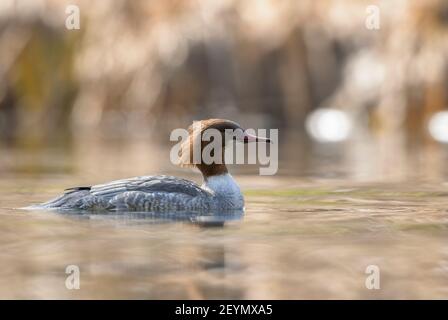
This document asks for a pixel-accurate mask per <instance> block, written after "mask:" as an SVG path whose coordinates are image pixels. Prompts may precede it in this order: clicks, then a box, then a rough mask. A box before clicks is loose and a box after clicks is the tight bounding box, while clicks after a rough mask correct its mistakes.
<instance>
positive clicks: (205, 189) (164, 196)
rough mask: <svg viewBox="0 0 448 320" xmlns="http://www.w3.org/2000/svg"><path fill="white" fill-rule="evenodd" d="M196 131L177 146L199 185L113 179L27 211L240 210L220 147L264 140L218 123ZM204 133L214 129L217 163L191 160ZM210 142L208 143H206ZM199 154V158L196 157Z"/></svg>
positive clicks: (144, 178) (160, 179)
mask: <svg viewBox="0 0 448 320" xmlns="http://www.w3.org/2000/svg"><path fill="white" fill-rule="evenodd" d="M200 124H201V126H200V130H199V131H197V130H195V129H194V128H193V126H190V127H189V128H188V133H189V135H188V139H187V140H186V141H185V142H184V143H183V144H182V145H181V147H180V152H179V160H180V161H179V164H180V165H181V166H187V167H196V168H197V169H199V171H200V172H201V173H202V176H203V179H204V183H203V184H202V186H199V185H197V184H196V183H194V182H192V181H189V180H185V179H181V178H177V177H172V176H165V175H157V176H140V177H134V178H128V179H122V180H116V181H112V182H109V183H105V184H99V185H93V186H86V187H75V188H70V189H66V190H65V191H66V192H65V193H64V194H62V195H61V196H59V197H57V198H55V199H53V200H50V201H48V202H45V203H42V204H39V205H35V206H31V207H28V208H29V209H76V210H89V211H96V210H108V211H143V212H173V211H174V212H177V211H211V210H221V211H222V210H224V211H225V210H242V209H244V197H243V195H242V193H241V190H240V188H239V186H238V184H237V183H236V182H235V180H234V179H233V177H232V176H231V175H230V173H229V172H228V170H227V167H226V164H225V161H224V148H225V145H226V143H228V142H229V140H231V139H233V140H236V141H240V142H242V143H249V142H265V143H271V141H270V139H267V138H261V137H257V136H254V135H251V134H249V133H247V132H246V131H245V130H243V129H242V128H241V126H240V125H239V124H237V123H236V122H233V121H230V120H224V119H209V120H203V121H200ZM208 129H215V130H217V131H218V132H219V133H220V134H221V136H222V148H221V150H220V151H221V155H220V156H221V157H222V161H215V162H211V163H210V164H207V163H205V162H204V161H192V159H193V152H191V150H193V148H194V146H195V145H197V144H199V145H200V148H201V152H202V150H203V149H204V148H205V147H206V146H207V145H208V144H210V141H204V140H207V139H203V134H204V133H205V132H206V130H208ZM229 130H231V131H233V132H235V131H237V130H240V131H239V132H241V133H242V134H240V135H237V136H235V135H234V136H231V137H229V135H228V132H229ZM212 141H213V140H212ZM201 154H202V153H201Z"/></svg>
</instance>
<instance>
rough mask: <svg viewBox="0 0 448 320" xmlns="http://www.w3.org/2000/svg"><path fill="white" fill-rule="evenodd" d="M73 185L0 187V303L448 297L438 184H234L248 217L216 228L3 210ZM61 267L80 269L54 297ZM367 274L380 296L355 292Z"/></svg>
mask: <svg viewBox="0 0 448 320" xmlns="http://www.w3.org/2000/svg"><path fill="white" fill-rule="evenodd" d="M73 179H74V177H73V176H70V175H59V176H56V177H54V176H53V178H52V179H45V178H42V176H40V175H37V176H36V175H31V176H28V175H23V174H22V175H19V176H9V178H5V179H3V180H2V181H1V183H0V189H1V204H2V205H1V207H2V209H0V219H1V222H0V234H1V235H2V236H1V238H0V249H1V250H0V261H2V263H1V265H0V298H70V299H71V298H75V299H78V298H137V299H140V298H144V299H152V298H160V299H166V298H181V299H184V298H185V299H202V298H212V299H220V298H232V299H233V298H235V299H302V298H310V299H315V298H330V299H336V298H338V299H339V298H341V299H347V298H362V299H374V298H395V299H402V298H417V299H419V298H446V297H447V296H448V246H447V245H446V243H447V238H448V233H447V231H448V195H447V192H446V190H447V186H446V185H443V184H426V185H419V186H417V185H414V186H412V185H411V186H410V185H399V184H373V185H372V184H371V185H354V184H352V185H347V184H346V183H340V182H339V183H336V182H335V181H332V182H329V181H327V182H326V183H325V184H324V183H322V182H313V181H312V180H306V181H304V180H302V179H295V178H281V177H272V178H264V179H262V182H257V183H256V182H255V181H254V179H255V178H254V177H251V176H239V177H238V176H237V179H238V180H240V181H241V185H242V187H243V189H244V190H245V194H246V201H247V210H246V212H245V214H244V216H240V217H238V216H234V217H230V218H229V219H228V221H224V220H226V219H224V220H221V221H224V224H220V223H213V222H216V221H213V219H212V220H210V219H208V218H207V217H205V218H204V219H202V220H201V218H199V219H198V218H197V217H196V218H195V219H188V218H184V219H164V218H163V217H155V216H145V215H138V214H134V215H127V214H114V215H110V216H107V215H62V214H57V213H52V212H39V211H31V212H30V211H23V210H18V209H13V208H17V207H21V206H24V205H28V204H29V203H34V202H39V201H42V200H45V199H48V198H50V197H51V196H53V195H55V194H56V193H55V190H62V189H63V188H65V187H67V186H69V185H71V184H72V181H73ZM279 181H280V182H283V183H280V184H281V185H283V186H282V187H277V185H278V184H279ZM274 185H275V187H273V186H274ZM324 186H325V187H324ZM210 222H211V223H210ZM68 265H77V266H79V268H80V289H79V290H68V289H67V288H66V286H65V281H66V277H67V274H65V269H66V267H67V266H68ZM368 265H377V266H378V267H379V268H380V289H379V290H368V289H366V286H365V280H366V277H367V276H368V275H367V274H366V273H365V270H366V267H367V266H368Z"/></svg>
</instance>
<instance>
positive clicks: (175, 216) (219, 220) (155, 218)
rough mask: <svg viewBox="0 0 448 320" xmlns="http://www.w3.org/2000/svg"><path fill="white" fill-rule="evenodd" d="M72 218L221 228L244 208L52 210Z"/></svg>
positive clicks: (235, 217)
mask: <svg viewBox="0 0 448 320" xmlns="http://www.w3.org/2000/svg"><path fill="white" fill-rule="evenodd" d="M54 211H55V212H57V213H60V214H63V215H65V216H68V217H70V218H73V219H89V220H109V221H114V222H123V223H125V224H133V225H135V224H142V223H143V224H148V223H149V224H161V223H190V224H193V225H196V226H198V227H200V228H222V227H224V226H225V224H226V222H229V221H239V220H242V219H243V217H244V210H229V211H219V212H210V211H207V212H173V213H167V212H139V211H123V212H121V211H117V212H113V213H110V212H104V213H103V212H98V213H92V212H91V211H84V210H54Z"/></svg>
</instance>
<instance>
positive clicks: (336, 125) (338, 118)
mask: <svg viewBox="0 0 448 320" xmlns="http://www.w3.org/2000/svg"><path fill="white" fill-rule="evenodd" d="M306 130H307V132H308V134H309V135H310V136H311V137H312V138H313V139H314V140H316V141H318V142H341V141H344V140H346V139H347V138H348V137H349V135H350V132H351V130H352V121H351V119H350V117H349V116H348V115H347V114H346V113H345V112H344V111H340V110H335V109H330V108H320V109H317V110H315V111H313V112H312V113H311V114H310V115H309V116H308V117H307V119H306Z"/></svg>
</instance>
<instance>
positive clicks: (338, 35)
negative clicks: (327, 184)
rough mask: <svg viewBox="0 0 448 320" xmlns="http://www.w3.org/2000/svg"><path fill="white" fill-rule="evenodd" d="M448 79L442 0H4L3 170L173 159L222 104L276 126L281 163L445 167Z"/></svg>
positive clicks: (87, 173)
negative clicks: (184, 135) (74, 20)
mask: <svg viewBox="0 0 448 320" xmlns="http://www.w3.org/2000/svg"><path fill="white" fill-rule="evenodd" d="M68 5H77V6H79V9H80V29H79V30H78V29H75V30H68V29H67V28H66V26H65V22H66V19H67V17H68V16H69V14H67V13H66V8H67V6H68ZM371 5H374V6H376V7H374V8H373V10H374V9H375V8H378V9H379V11H378V14H379V19H380V20H379V21H378V27H379V29H378V28H376V27H375V26H374V28H373V29H372V28H370V27H368V25H369V19H372V13H374V11H375V10H374V11H372V10H371V9H372V7H369V6H371ZM370 21H371V20H370ZM447 88H448V2H447V1H443V0H424V1H421V0H418V1H417V0H408V1H405V0H393V1H390V0H388V1H374V0H371V1H361V0H346V1H323V0H322V1H315V0H308V1H295V0H291V1H287V0H282V1H274V0H271V1H270V0H245V1H238V0H214V1H201V0H177V1H174V0H169V1H168V0H164V1H162V0H159V1H157V0H154V1H143V0H142V1H124V0H110V1H87V0H85V1H84V0H77V1H72V0H70V1H65V0H57V1H56V0H2V1H1V3H0V174H1V175H3V176H8V175H10V174H15V175H17V174H21V173H26V174H34V173H44V174H49V173H52V174H59V173H60V174H67V173H78V174H80V176H81V177H83V179H85V177H92V175H93V174H97V175H101V176H104V175H111V176H120V175H121V174H144V173H153V171H155V172H160V171H168V172H170V171H173V172H175V171H176V170H179V169H176V168H174V166H172V165H171V164H170V163H169V161H168V159H169V148H170V146H171V145H172V143H170V141H169V133H170V132H171V130H172V129H174V128H178V127H186V126H188V125H189V123H190V122H191V121H193V120H199V119H204V118H211V117H222V118H228V119H232V120H235V121H238V122H240V123H241V124H242V125H243V126H245V127H251V128H267V129H269V128H278V129H279V130H280V135H279V136H280V140H281V142H280V159H279V161H280V165H279V167H280V171H279V175H283V176H286V175H297V176H303V177H307V176H311V177H315V176H318V177H328V178H332V177H341V178H344V179H351V180H356V181H364V180H369V181H371V180H387V181H389V180H394V181H403V180H405V181H407V180H411V179H413V180H416V179H418V180H444V179H446V177H447V175H448V169H447V166H446V163H447V160H448V159H447V147H446V146H447V144H446V143H448V113H447V112H448V109H447V108H448V94H447ZM236 170H239V171H237V172H238V173H244V172H251V170H254V168H251V167H249V166H248V167H242V168H236ZM253 172H255V171H253ZM80 180H81V179H80Z"/></svg>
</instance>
